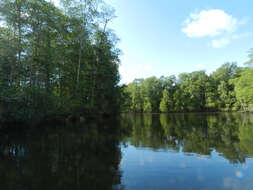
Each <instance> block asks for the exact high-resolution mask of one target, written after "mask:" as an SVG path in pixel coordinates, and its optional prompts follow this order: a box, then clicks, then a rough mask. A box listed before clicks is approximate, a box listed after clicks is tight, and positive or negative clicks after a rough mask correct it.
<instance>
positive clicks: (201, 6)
mask: <svg viewBox="0 0 253 190" xmlns="http://www.w3.org/2000/svg"><path fill="white" fill-rule="evenodd" d="M106 2H108V3H109V4H110V5H112V6H113V7H114V8H115V11H116V12H115V14H116V16H117V18H116V19H115V20H114V21H113V23H112V24H111V28H112V29H113V30H114V31H115V33H116V34H117V36H118V37H119V38H120V42H119V48H120V49H121V50H122V52H123V55H122V56H121V66H120V73H121V76H122V80H121V83H129V82H131V81H132V80H133V79H134V78H143V77H144V78H146V77H150V76H157V77H160V76H161V75H164V76H168V75H171V74H175V75H178V74H179V73H182V72H191V71H195V70H206V71H207V73H210V72H212V71H214V70H215V69H217V68H218V67H219V66H221V65H222V64H223V63H225V62H227V61H230V62H231V61H235V62H238V64H239V65H241V66H242V65H243V63H244V62H245V61H246V60H247V54H248V50H249V49H250V48H253V31H252V30H253V11H252V7H253V1H252V0H240V1H238V0H230V1H229V0H191V1H189V0H177V1H172V0H106Z"/></svg>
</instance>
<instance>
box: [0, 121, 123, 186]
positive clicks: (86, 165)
mask: <svg viewBox="0 0 253 190" xmlns="http://www.w3.org/2000/svg"><path fill="white" fill-rule="evenodd" d="M116 126H118V124H117V123H116V121H108V122H105V121H103V122H102V121H101V122H96V123H90V124H88V125H86V126H77V125H73V126H68V127H64V126H58V127H55V126H48V127H46V128H43V129H40V131H38V130H36V131H29V133H28V132H25V133H24V132H23V133H21V132H19V133H13V132H12V133H9V134H8V135H7V134H6V132H4V133H3V134H2V135H1V137H0V189H5V190H9V189H10V190H21V189H22V190H28V189H36V190H40V189H41V190H42V189H43V190H45V189H46V190H50V189H52V190H57V189H59V190H64V189H66V190H70V189H88V190H89V189H90V190H96V189H98V190H101V189H106V190H111V189H113V190H114V189H123V188H122V186H121V185H120V183H121V172H120V170H119V167H120V160H121V152H120V147H119V140H120V139H119V137H120V135H119V130H118V129H117V128H116Z"/></svg>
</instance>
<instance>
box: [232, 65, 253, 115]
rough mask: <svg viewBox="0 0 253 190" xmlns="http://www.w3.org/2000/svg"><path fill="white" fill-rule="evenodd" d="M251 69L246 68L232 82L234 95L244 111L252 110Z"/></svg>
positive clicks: (252, 75) (252, 72)
mask: <svg viewBox="0 0 253 190" xmlns="http://www.w3.org/2000/svg"><path fill="white" fill-rule="evenodd" d="M252 81H253V69H252V68H246V69H244V70H243V71H242V72H241V76H240V77H239V78H237V79H235V80H234V83H235V94H236V97H237V99H238V101H239V102H240V104H241V106H242V107H243V109H244V110H253V82H252Z"/></svg>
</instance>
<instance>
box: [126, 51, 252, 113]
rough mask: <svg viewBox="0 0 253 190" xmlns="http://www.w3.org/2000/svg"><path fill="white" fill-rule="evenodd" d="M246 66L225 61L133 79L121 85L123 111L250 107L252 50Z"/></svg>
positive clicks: (250, 109) (242, 109) (239, 108)
mask: <svg viewBox="0 0 253 190" xmlns="http://www.w3.org/2000/svg"><path fill="white" fill-rule="evenodd" d="M249 59H250V60H249V61H248V62H247V63H246V64H247V66H246V67H238V66H237V64H236V63H225V64H223V65H222V66H221V67H220V68H218V69H217V70H216V71H214V72H213V73H211V74H210V75H208V74H206V72H205V71H195V72H192V73H182V74H179V76H178V77H176V76H168V77H164V76H162V77H160V78H157V77H150V78H147V79H135V80H134V81H133V82H132V83H130V84H128V85H126V86H124V92H123V96H124V99H125V101H124V105H122V111H123V112H135V113H136V112H137V113H142V112H146V113H151V112H152V113H159V112H162V113H167V112H193V111H252V110H253V68H252V63H253V50H251V51H250V54H249Z"/></svg>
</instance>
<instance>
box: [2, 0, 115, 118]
mask: <svg viewBox="0 0 253 190" xmlns="http://www.w3.org/2000/svg"><path fill="white" fill-rule="evenodd" d="M113 17H114V16H113V10H112V9H111V8H110V7H108V6H107V5H106V4H105V3H103V2H102V1H100V0H61V6H60V8H59V7H56V6H55V5H54V4H53V3H52V2H51V1H50V2H49V1H46V0H25V1H24V0H1V2H0V19H1V25H0V117H1V121H3V119H5V120H14V119H15V120H16V119H17V120H35V119H36V118H38V119H39V118H43V117H46V116H48V115H52V114H57V113H60V114H63V113H73V112H82V113H86V112H87V113H103V114H104V113H105V114H108V113H112V112H115V111H117V110H118V109H119V103H118V101H119V100H118V97H119V94H120V89H119V87H118V86H117V84H118V82H119V79H120V76H119V73H118V65H119V57H118V56H119V54H120V51H119V50H118V49H117V47H116V43H117V37H116V36H115V35H114V33H113V32H112V31H111V30H110V29H108V27H107V25H108V23H109V22H110V21H111V19H112V18H113Z"/></svg>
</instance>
